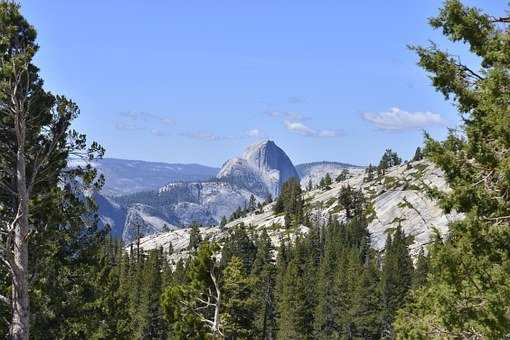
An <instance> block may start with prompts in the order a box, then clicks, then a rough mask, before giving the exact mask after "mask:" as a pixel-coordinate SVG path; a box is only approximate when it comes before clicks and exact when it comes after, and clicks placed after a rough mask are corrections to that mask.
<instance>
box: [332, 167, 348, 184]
mask: <svg viewBox="0 0 510 340" xmlns="http://www.w3.org/2000/svg"><path fill="white" fill-rule="evenodd" d="M349 174H350V173H349V169H343V170H342V172H341V173H340V174H339V175H338V176H337V177H336V179H335V181H336V182H342V181H345V180H346V179H347V178H349Z"/></svg>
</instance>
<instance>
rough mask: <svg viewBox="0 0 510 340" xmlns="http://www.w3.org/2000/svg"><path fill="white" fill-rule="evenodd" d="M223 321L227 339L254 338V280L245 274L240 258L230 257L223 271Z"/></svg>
mask: <svg viewBox="0 0 510 340" xmlns="http://www.w3.org/2000/svg"><path fill="white" fill-rule="evenodd" d="M221 289H222V292H223V301H224V302H223V306H222V308H221V322H222V327H223V330H224V337H225V339H253V334H254V328H255V327H254V324H253V323H254V319H255V312H256V310H255V300H254V299H253V295H252V291H253V280H252V279H251V278H250V277H249V276H248V275H246V274H245V269H244V264H243V262H242V261H241V259H240V258H238V257H236V256H233V257H231V258H230V260H229V262H228V265H227V267H226V268H225V269H224V271H223V280H222V288H221Z"/></svg>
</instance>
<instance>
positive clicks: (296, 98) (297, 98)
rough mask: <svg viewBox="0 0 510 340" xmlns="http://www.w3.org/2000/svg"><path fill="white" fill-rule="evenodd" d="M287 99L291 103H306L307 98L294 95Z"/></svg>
mask: <svg viewBox="0 0 510 340" xmlns="http://www.w3.org/2000/svg"><path fill="white" fill-rule="evenodd" d="M287 101H288V102H289V103H290V104H301V103H304V102H305V101H306V100H305V98H303V97H300V96H292V97H289V98H288V99H287Z"/></svg>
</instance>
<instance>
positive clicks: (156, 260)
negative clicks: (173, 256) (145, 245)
mask: <svg viewBox="0 0 510 340" xmlns="http://www.w3.org/2000/svg"><path fill="white" fill-rule="evenodd" d="M162 255H163V254H162V253H161V250H151V251H150V253H149V256H148V259H147V261H146V263H145V268H144V269H145V273H144V277H145V280H144V301H143V304H144V305H143V307H142V308H143V310H144V314H145V315H144V317H145V320H144V325H145V327H144V331H143V339H164V338H165V335H166V331H167V330H166V324H165V322H164V320H163V311H162V308H161V304H160V298H161V294H162V291H163V278H162V273H161V271H162V263H163V259H162Z"/></svg>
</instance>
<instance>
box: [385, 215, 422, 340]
mask: <svg viewBox="0 0 510 340" xmlns="http://www.w3.org/2000/svg"><path fill="white" fill-rule="evenodd" d="M408 245H409V240H408V238H407V237H406V236H405V234H404V232H403V231H402V228H401V226H400V225H398V226H397V228H396V230H395V231H394V233H393V235H388V236H387V239H386V245H385V248H384V260H383V266H382V272H381V283H380V286H381V299H382V316H381V317H382V331H383V336H384V337H393V336H394V335H393V334H394V333H393V321H394V319H395V316H396V312H397V310H398V309H400V308H401V307H403V306H404V305H405V303H406V302H407V301H408V292H409V290H410V288H411V285H412V280H413V270H414V267H413V262H412V260H411V256H410V254H409V248H408Z"/></svg>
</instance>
